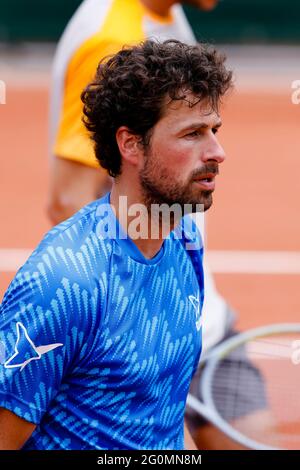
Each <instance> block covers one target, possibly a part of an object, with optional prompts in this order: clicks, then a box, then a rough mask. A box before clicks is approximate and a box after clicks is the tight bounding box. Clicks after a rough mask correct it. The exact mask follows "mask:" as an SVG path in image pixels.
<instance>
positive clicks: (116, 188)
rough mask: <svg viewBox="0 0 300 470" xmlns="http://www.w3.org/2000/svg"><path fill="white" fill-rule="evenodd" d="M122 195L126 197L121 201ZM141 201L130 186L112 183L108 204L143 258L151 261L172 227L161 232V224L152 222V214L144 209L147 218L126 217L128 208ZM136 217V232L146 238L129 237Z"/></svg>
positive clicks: (137, 192)
mask: <svg viewBox="0 0 300 470" xmlns="http://www.w3.org/2000/svg"><path fill="white" fill-rule="evenodd" d="M124 195H126V199H121V197H122V196H123V198H124ZM142 200H143V199H142V195H141V193H140V192H139V191H136V192H133V191H132V188H130V185H129V186H128V187H124V186H123V185H119V184H117V183H115V182H114V183H113V186H112V190H111V195H110V203H111V205H112V207H113V209H114V210H115V214H116V217H117V219H118V221H119V223H120V225H121V227H122V228H123V230H125V232H126V233H127V234H128V236H129V237H130V238H131V239H132V241H133V243H134V244H135V245H136V246H137V248H138V249H139V250H140V252H141V253H142V254H143V255H144V257H145V258H147V259H151V258H153V257H154V256H155V255H156V254H157V253H158V252H159V250H160V249H161V247H162V244H163V242H164V240H165V238H166V236H167V235H168V234H169V233H170V231H171V230H173V228H174V227H173V226H170V227H169V226H168V227H167V229H164V230H162V225H161V223H159V224H157V223H156V221H157V219H156V220H155V221H154V220H153V217H152V214H151V213H150V212H149V211H147V210H146V209H145V213H147V216H146V217H145V218H143V216H142V215H141V214H140V213H137V214H135V215H128V211H129V209H130V207H132V206H133V204H142V202H141V201H142ZM125 212H126V213H125ZM137 217H138V220H139V221H140V226H139V227H138V231H139V232H145V233H146V237H141V238H134V237H133V236H131V229H132V226H133V228H135V227H136V223H135V222H133V221H134V220H135V219H136V218H137ZM153 234H154V236H153Z"/></svg>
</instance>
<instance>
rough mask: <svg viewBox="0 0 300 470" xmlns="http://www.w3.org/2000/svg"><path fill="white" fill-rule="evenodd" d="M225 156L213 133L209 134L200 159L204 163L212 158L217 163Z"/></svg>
mask: <svg viewBox="0 0 300 470" xmlns="http://www.w3.org/2000/svg"><path fill="white" fill-rule="evenodd" d="M225 158H226V154H225V151H224V149H223V147H222V146H221V145H220V144H219V142H218V139H217V138H216V136H215V134H211V136H210V137H209V141H208V142H207V147H206V149H205V150H204V152H203V154H202V161H203V162H204V163H206V162H208V161H209V160H210V161H211V160H214V161H216V162H217V163H222V162H223V161H224V160H225Z"/></svg>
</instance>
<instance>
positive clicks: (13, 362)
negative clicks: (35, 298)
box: [4, 322, 63, 370]
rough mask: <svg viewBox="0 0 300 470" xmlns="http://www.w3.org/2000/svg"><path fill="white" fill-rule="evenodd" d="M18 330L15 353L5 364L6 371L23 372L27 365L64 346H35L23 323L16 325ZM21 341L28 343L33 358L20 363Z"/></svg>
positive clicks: (60, 344)
mask: <svg viewBox="0 0 300 470" xmlns="http://www.w3.org/2000/svg"><path fill="white" fill-rule="evenodd" d="M16 328H17V342H16V345H15V353H14V354H13V355H12V356H11V357H10V358H9V359H8V360H7V361H6V362H5V363H4V367H5V368H6V369H12V368H14V367H21V370H23V369H24V367H25V366H27V364H29V362H31V361H36V360H38V359H41V357H42V355H43V354H46V353H48V352H49V351H52V349H56V348H58V347H59V346H63V344H62V343H55V344H45V345H44V346H35V344H34V343H33V341H32V340H31V339H30V337H29V335H28V332H27V330H26V328H25V326H24V325H23V324H22V323H20V322H18V323H17V325H16ZM21 339H23V341H24V340H25V341H27V343H28V351H30V355H31V356H32V357H30V358H29V359H26V361H23V362H18V356H21V353H20V352H19V349H18V346H19V343H20V341H21ZM21 357H22V356H21ZM16 358H17V359H16ZM19 360H20V358H19Z"/></svg>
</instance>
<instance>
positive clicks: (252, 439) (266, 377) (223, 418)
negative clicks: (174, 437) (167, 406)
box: [188, 323, 300, 450]
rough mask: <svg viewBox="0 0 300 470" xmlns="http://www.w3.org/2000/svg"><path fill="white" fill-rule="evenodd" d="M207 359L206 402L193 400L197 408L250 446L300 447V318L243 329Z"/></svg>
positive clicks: (202, 384) (203, 395) (204, 377)
mask: <svg viewBox="0 0 300 470" xmlns="http://www.w3.org/2000/svg"><path fill="white" fill-rule="evenodd" d="M203 361H205V367H204V368H203V371H202V377H201V381H200V396H201V398H202V401H203V403H201V402H199V400H197V399H196V398H195V397H191V396H190V397H189V399H188V405H189V406H190V407H191V408H192V409H193V410H194V411H196V412H197V413H199V414H201V415H202V416H204V417H205V418H206V419H208V420H209V421H211V422H212V423H213V424H214V425H215V426H216V427H218V428H219V429H220V430H221V431H222V432H224V434H226V435H227V436H229V437H230V438H231V439H233V440H234V441H236V442H238V443H239V444H241V445H243V446H244V447H246V448H248V449H258V450H273V449H297V448H298V449H299V446H300V405H298V404H297V394H298V393H297V384H298V383H300V381H299V379H300V365H299V367H298V368H297V367H296V366H297V364H299V363H300V323H299V324H298V323H297V324H295V323H284V324H274V325H266V326H263V327H260V328H255V329H253V330H249V331H246V332H243V333H240V334H237V335H235V336H233V337H231V338H229V339H227V340H225V341H223V342H222V343H221V344H220V345H218V346H216V347H215V348H213V350H211V351H209V352H208V354H207V355H206V356H205V357H204V358H203V359H202V362H203ZM298 423H299V424H298Z"/></svg>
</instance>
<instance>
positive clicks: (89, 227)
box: [21, 200, 112, 284]
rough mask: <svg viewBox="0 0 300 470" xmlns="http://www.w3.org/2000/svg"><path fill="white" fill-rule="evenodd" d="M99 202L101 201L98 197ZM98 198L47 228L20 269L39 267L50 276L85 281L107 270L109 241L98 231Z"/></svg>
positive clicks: (109, 251)
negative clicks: (51, 227)
mask: <svg viewBox="0 0 300 470" xmlns="http://www.w3.org/2000/svg"><path fill="white" fill-rule="evenodd" d="M100 201H101V200H100ZM99 204H100V202H99V200H97V201H94V202H92V203H91V204H88V205H87V206H85V207H84V208H82V209H81V210H80V211H78V212H77V213H76V214H75V215H74V216H73V217H71V218H70V219H68V220H66V221H64V222H62V223H61V224H59V225H57V226H56V227H54V228H53V229H51V230H50V231H49V232H48V233H47V234H46V235H45V237H44V238H43V240H42V241H41V242H40V244H39V245H38V246H37V248H36V249H35V250H34V251H33V253H32V254H31V256H30V257H29V259H28V260H27V262H26V263H25V265H24V266H23V268H21V270H22V271H26V270H27V271H39V270H43V271H44V272H45V273H47V272H48V273H49V275H51V277H52V278H54V277H58V278H62V277H64V276H66V277H67V278H70V279H73V281H74V282H78V283H80V284H82V283H85V281H86V282H87V283H88V282H89V281H90V280H91V279H93V278H95V276H94V274H95V272H98V273H99V275H100V274H101V272H105V271H106V270H107V269H108V264H109V258H110V254H111V252H112V241H111V240H109V239H106V240H104V239H103V237H101V236H99V234H98V225H99V217H98V212H97V210H98V207H99Z"/></svg>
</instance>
